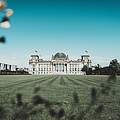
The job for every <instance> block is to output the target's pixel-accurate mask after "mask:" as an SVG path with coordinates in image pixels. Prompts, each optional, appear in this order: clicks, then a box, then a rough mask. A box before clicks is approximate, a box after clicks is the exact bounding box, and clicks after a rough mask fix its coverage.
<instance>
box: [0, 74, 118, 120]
mask: <svg viewBox="0 0 120 120" xmlns="http://www.w3.org/2000/svg"><path fill="white" fill-rule="evenodd" d="M107 79H108V76H60V75H58V76H57V75H56V76H55V75H54V76H0V104H1V105H5V106H7V107H9V106H10V104H11V99H14V98H15V97H16V94H17V93H21V94H22V95H23V101H24V102H26V103H31V98H32V97H33V96H34V95H35V94H37V95H40V96H42V97H43V98H45V99H47V100H49V101H51V102H53V103H54V102H56V103H60V105H61V107H62V108H64V110H65V112H66V113H67V114H70V112H71V111H72V109H73V106H72V105H73V93H74V92H76V93H77V94H78V96H79V105H77V106H79V109H80V110H79V109H77V111H76V108H75V109H74V113H75V112H76V113H77V112H78V110H79V111H84V110H85V109H86V108H87V107H88V106H89V104H90V101H91V88H93V87H95V88H96V89H97V90H98V91H99V90H101V84H102V83H106V81H107ZM36 87H39V88H40V90H39V91H38V92H37V93H34V90H35V88H36ZM100 104H104V107H105V108H104V110H103V111H102V113H101V114H99V115H98V116H97V115H96V114H95V113H94V110H95V109H96V106H97V105H100ZM10 107H11V106H10ZM119 112H120V77H117V80H116V82H115V83H114V82H112V84H111V93H110V94H109V95H101V96H100V97H99V99H98V100H97V103H95V105H94V106H92V107H91V108H90V109H89V112H88V113H87V114H86V116H85V118H84V119H85V120H117V119H118V120H119V115H120V114H119ZM94 114H95V115H94ZM93 116H94V117H93ZM113 117H114V118H113ZM38 118H39V119H40V117H38ZM38 118H36V120H39V119H38ZM32 119H33V120H35V118H34V117H33V118H32ZM47 119H48V120H49V119H53V118H50V117H49V116H47V115H46V114H44V116H42V118H41V119H40V120H47ZM62 119H63V120H64V118H62ZM16 120H17V119H16ZM53 120H54V119H53ZM73 120H74V119H73Z"/></svg>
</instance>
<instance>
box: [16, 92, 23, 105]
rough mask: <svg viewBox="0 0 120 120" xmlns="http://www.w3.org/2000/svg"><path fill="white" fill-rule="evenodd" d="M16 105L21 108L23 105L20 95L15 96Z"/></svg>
mask: <svg viewBox="0 0 120 120" xmlns="http://www.w3.org/2000/svg"><path fill="white" fill-rule="evenodd" d="M16 102H17V103H16V104H17V106H22V105H23V101H22V94H21V93H18V94H16Z"/></svg>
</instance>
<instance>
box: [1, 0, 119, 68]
mask: <svg viewBox="0 0 120 120" xmlns="http://www.w3.org/2000/svg"><path fill="white" fill-rule="evenodd" d="M8 6H9V8H12V9H13V10H14V15H13V16H12V17H11V18H10V22H11V28H10V29H7V30H6V29H0V35H1V36H2V35H4V36H6V38H7V43H6V44H0V61H1V62H4V63H9V64H16V65H18V66H22V67H23V66H24V67H26V66H28V60H29V58H30V55H31V54H35V52H34V51H35V50H37V51H38V54H39V55H40V56H41V58H44V59H51V56H52V54H53V55H54V54H55V53H57V52H64V53H66V54H68V55H69V58H71V59H78V58H80V57H81V55H82V54H84V51H85V50H88V51H89V54H90V55H91V59H92V61H93V64H98V63H99V64H101V65H108V64H109V62H110V60H112V59H114V58H116V59H118V60H120V54H119V51H120V46H119V45H120V1H119V0H9V1H8Z"/></svg>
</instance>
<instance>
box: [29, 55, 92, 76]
mask: <svg viewBox="0 0 120 120" xmlns="http://www.w3.org/2000/svg"><path fill="white" fill-rule="evenodd" d="M29 65H30V71H29V72H30V74H33V75H52V74H53V75H57V74H58V75H59V74H60V75H83V74H85V73H84V72H82V71H81V70H82V68H83V66H84V65H87V66H88V67H90V66H91V60H90V56H89V55H87V54H86V55H82V56H81V59H78V60H70V59H69V57H68V55H65V54H64V53H56V54H55V55H52V58H51V60H43V59H40V57H39V56H38V55H31V58H30V60H29Z"/></svg>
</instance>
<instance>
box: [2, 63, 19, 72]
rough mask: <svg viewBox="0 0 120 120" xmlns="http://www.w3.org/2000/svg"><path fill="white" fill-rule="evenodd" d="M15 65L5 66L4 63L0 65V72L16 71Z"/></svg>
mask: <svg viewBox="0 0 120 120" xmlns="http://www.w3.org/2000/svg"><path fill="white" fill-rule="evenodd" d="M16 68H17V65H10V64H5V63H0V71H1V70H5V71H7V70H8V71H16Z"/></svg>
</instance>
